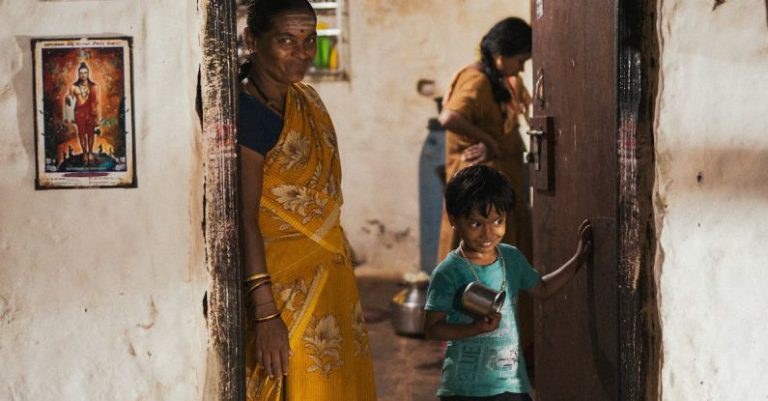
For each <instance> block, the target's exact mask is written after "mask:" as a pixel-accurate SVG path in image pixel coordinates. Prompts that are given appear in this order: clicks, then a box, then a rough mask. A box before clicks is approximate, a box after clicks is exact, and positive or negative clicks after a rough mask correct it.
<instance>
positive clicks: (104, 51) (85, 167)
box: [32, 37, 136, 189]
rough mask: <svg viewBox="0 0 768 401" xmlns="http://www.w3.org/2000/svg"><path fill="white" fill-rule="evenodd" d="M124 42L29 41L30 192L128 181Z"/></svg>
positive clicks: (131, 149) (129, 100) (131, 177)
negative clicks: (31, 113) (31, 109)
mask: <svg viewBox="0 0 768 401" xmlns="http://www.w3.org/2000/svg"><path fill="white" fill-rule="evenodd" d="M132 44H133V43H132V40H131V38H130V37H115V38H65V39H33V40H32V52H33V60H34V63H33V64H34V80H33V81H34V90H35V150H36V155H37V159H36V167H37V176H36V180H35V186H36V188H37V189H55V188H103V187H135V186H136V165H135V160H136V147H135V137H136V135H135V132H134V131H135V130H134V119H133V104H134V100H133V58H132Z"/></svg>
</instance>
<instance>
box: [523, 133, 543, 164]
mask: <svg viewBox="0 0 768 401" xmlns="http://www.w3.org/2000/svg"><path fill="white" fill-rule="evenodd" d="M526 134H527V135H528V136H529V137H531V151H530V152H525V153H523V160H524V161H525V162H526V163H529V164H533V168H534V169H535V170H536V171H541V140H542V138H544V131H541V130H536V129H532V130H529V131H528V132H526Z"/></svg>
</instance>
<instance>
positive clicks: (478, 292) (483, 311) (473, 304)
mask: <svg viewBox="0 0 768 401" xmlns="http://www.w3.org/2000/svg"><path fill="white" fill-rule="evenodd" d="M506 298H507V292H506V291H496V290H493V289H491V288H489V287H487V286H485V285H483V283H481V282H479V281H473V282H471V283H469V285H467V288H465V289H464V293H463V294H461V304H462V306H464V309H465V310H467V311H468V312H470V313H472V314H475V315H477V316H489V315H491V314H494V313H500V312H501V307H502V306H504V300H505V299H506Z"/></svg>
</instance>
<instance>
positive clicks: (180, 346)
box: [0, 0, 207, 401]
mask: <svg viewBox="0 0 768 401" xmlns="http://www.w3.org/2000/svg"><path fill="white" fill-rule="evenodd" d="M0 16H2V23H1V24H0V54H1V55H2V57H0V85H2V86H1V87H0V149H2V151H0V166H2V168H1V169H0V204H2V208H0V361H2V368H1V369H0V399H2V400H8V401H18V400H34V401H45V400H51V401H53V400H56V401H58V400H94V401H101V400H152V401H159V400H179V401H188V400H195V399H202V391H203V384H204V377H205V375H204V374H205V357H206V341H207V330H206V328H205V320H204V317H203V312H202V299H203V294H204V292H205V289H206V285H207V273H206V272H205V271H204V266H203V263H202V257H201V250H202V240H201V238H200V223H201V216H202V214H201V210H200V209H201V200H202V191H201V189H202V180H201V177H200V176H199V171H200V170H201V168H200V162H199V148H198V136H199V133H198V132H197V128H196V117H195V114H194V90H195V82H196V75H197V64H198V60H199V56H198V32H197V26H198V21H197V15H196V1H194V0H187V1H161V0H144V1H33V0H3V1H0ZM104 34H109V35H130V36H133V38H134V82H135V87H134V96H135V110H134V111H135V117H136V145H137V152H136V154H137V168H138V188H136V189H101V190H99V189H93V190H82V189H76V190H72V189H70V190H49V191H35V190H34V178H35V167H34V161H35V156H34V138H33V135H34V134H33V129H34V128H33V124H34V122H33V116H34V113H33V110H32V109H33V97H32V56H31V52H30V42H29V41H30V38H33V37H51V36H70V35H71V36H78V35H104Z"/></svg>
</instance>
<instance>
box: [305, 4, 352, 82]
mask: <svg viewBox="0 0 768 401" xmlns="http://www.w3.org/2000/svg"><path fill="white" fill-rule="evenodd" d="M310 3H311V4H312V7H314V8H315V12H316V13H317V54H316V55H315V60H314V62H313V65H312V68H311V69H310V72H309V73H310V75H311V76H312V77H314V78H320V79H323V78H331V79H334V78H335V79H343V78H345V77H346V75H347V54H346V53H347V46H346V43H347V37H346V33H347V32H346V31H347V30H346V26H347V24H346V22H347V21H346V15H347V13H346V10H345V9H344V5H345V4H344V0H335V1H311V0H310Z"/></svg>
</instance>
